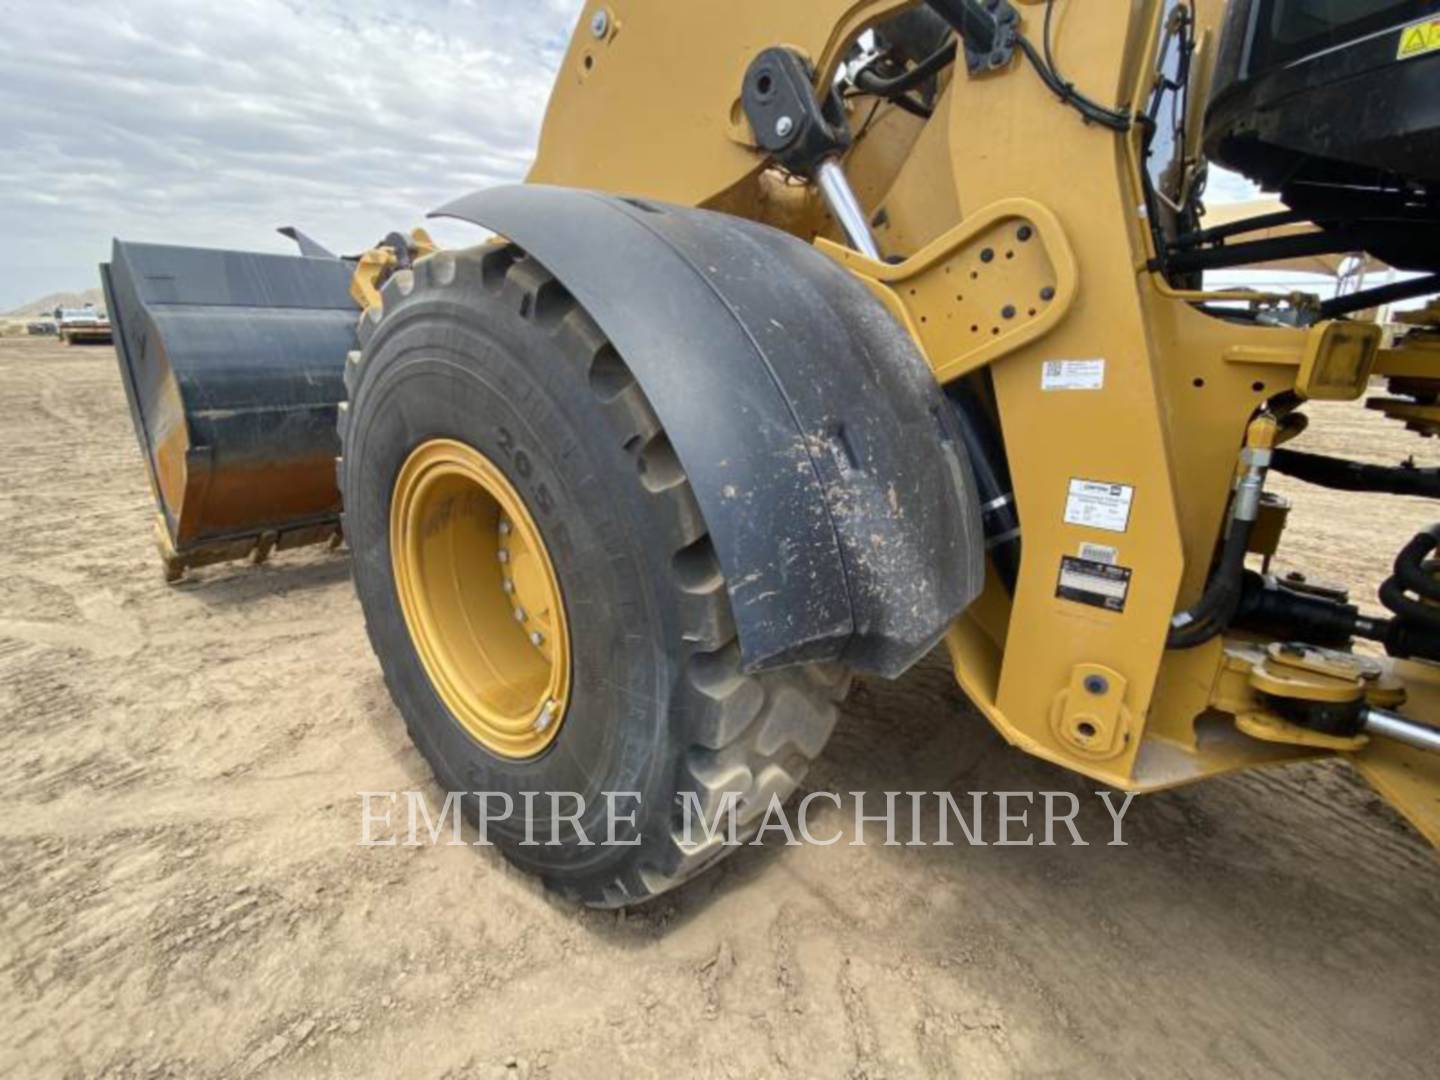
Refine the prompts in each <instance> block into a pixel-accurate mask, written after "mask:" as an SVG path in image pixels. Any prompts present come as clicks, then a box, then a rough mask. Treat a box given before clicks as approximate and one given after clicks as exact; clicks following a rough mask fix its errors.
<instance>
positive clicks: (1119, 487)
mask: <svg viewBox="0 0 1440 1080" xmlns="http://www.w3.org/2000/svg"><path fill="white" fill-rule="evenodd" d="M1134 501H1135V489H1134V488H1133V487H1131V486H1130V485H1129V484H1107V483H1105V482H1104V481H1103V480H1071V481H1070V491H1069V494H1068V495H1067V496H1066V498H1065V524H1067V525H1085V526H1088V527H1089V528H1092V529H1105V530H1106V531H1107V532H1118V533H1123V532H1124V531H1125V530H1126V529H1127V528H1128V527H1129V525H1130V504H1131V503H1132V502H1134Z"/></svg>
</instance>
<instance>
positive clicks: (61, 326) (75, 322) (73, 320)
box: [55, 304, 114, 345]
mask: <svg viewBox="0 0 1440 1080" xmlns="http://www.w3.org/2000/svg"><path fill="white" fill-rule="evenodd" d="M55 323H56V325H57V327H58V332H59V334H60V340H61V341H63V342H64V343H65V344H66V345H109V344H110V342H111V341H112V340H114V339H113V338H112V337H111V336H110V319H109V317H108V316H107V315H106V314H105V312H103V311H100V310H98V309H97V308H96V307H95V305H94V304H86V305H85V306H84V307H82V308H56V309H55Z"/></svg>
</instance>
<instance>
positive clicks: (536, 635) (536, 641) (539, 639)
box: [530, 630, 545, 646]
mask: <svg viewBox="0 0 1440 1080" xmlns="http://www.w3.org/2000/svg"><path fill="white" fill-rule="evenodd" d="M544 641H545V635H544V634H542V633H540V631H539V630H532V631H530V644H531V645H537V646H538V645H541V644H543V643H544Z"/></svg>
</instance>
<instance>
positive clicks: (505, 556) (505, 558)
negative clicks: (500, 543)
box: [495, 548, 510, 563]
mask: <svg viewBox="0 0 1440 1080" xmlns="http://www.w3.org/2000/svg"><path fill="white" fill-rule="evenodd" d="M495 557H496V558H497V559H499V560H500V561H501V562H502V563H503V562H509V561H510V552H508V551H506V550H505V549H504V548H501V549H500V550H499V551H497V552H496V553H495Z"/></svg>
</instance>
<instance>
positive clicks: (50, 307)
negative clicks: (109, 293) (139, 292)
mask: <svg viewBox="0 0 1440 1080" xmlns="http://www.w3.org/2000/svg"><path fill="white" fill-rule="evenodd" d="M86 304H94V305H95V306H96V307H98V308H103V307H104V306H105V294H104V293H102V292H101V291H100V289H98V288H94V289H86V290H85V291H84V292H57V293H51V294H50V295H49V296H42V297H40V299H38V300H31V301H30V302H29V303H28V304H21V305H20V306H19V307H17V308H15V309H13V310H11V311H7V312H5V315H6V317H8V318H12V319H23V318H27V317H29V316H33V315H49V314H50V313H51V312H52V311H54V310H55V309H56V308H57V307H84V306H85V305H86Z"/></svg>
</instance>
